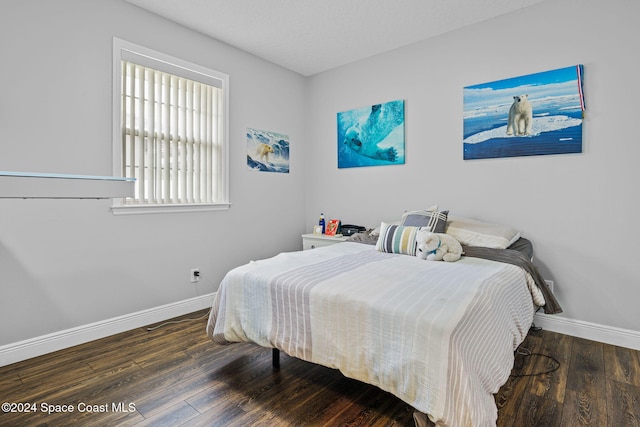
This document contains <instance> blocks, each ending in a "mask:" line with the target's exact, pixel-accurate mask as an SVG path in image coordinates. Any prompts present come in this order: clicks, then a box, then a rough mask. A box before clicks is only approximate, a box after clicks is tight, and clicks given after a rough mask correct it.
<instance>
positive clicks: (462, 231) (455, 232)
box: [446, 216, 520, 249]
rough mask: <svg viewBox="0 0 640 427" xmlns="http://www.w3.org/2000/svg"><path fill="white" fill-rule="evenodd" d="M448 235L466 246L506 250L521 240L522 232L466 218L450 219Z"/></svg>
mask: <svg viewBox="0 0 640 427" xmlns="http://www.w3.org/2000/svg"><path fill="white" fill-rule="evenodd" d="M446 233H447V234H449V235H451V236H453V237H455V238H456V239H458V241H459V242H460V244H462V245H466V246H484V247H487V248H496V249H506V248H508V247H509V246H511V245H512V244H513V243H514V242H515V241H516V240H518V239H519V238H520V232H519V231H518V230H516V229H514V228H512V227H509V226H507V225H500V224H489V223H486V222H482V221H477V220H475V219H470V218H464V217H451V216H450V217H449V220H448V221H447V231H446Z"/></svg>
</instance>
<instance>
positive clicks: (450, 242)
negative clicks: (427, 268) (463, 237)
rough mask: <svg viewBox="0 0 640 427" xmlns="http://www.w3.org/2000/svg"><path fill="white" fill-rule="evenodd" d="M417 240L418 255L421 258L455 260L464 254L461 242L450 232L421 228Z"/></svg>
mask: <svg viewBox="0 0 640 427" xmlns="http://www.w3.org/2000/svg"><path fill="white" fill-rule="evenodd" d="M416 242H417V244H418V246H417V248H416V256H417V257H418V258H421V259H426V260H429V261H443V260H444V261H447V262H453V261H457V260H459V259H460V257H461V256H462V246H461V245H460V242H458V241H457V240H456V238H455V237H453V236H449V235H448V234H444V233H432V232H431V231H429V230H420V231H418V234H417V235H416Z"/></svg>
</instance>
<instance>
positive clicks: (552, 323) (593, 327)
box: [533, 313, 640, 350]
mask: <svg viewBox="0 0 640 427" xmlns="http://www.w3.org/2000/svg"><path fill="white" fill-rule="evenodd" d="M533 321H534V323H535V324H536V326H541V327H542V328H544V329H548V330H550V331H553V332H559V333H561V334H565V335H571V336H574V337H579V338H584V339H588V340H592V341H599V342H603V343H606V344H612V345H617V346H620V347H626V348H630V349H633V350H640V332H639V331H632V330H630V329H622V328H616V327H613V326H605V325H599V324H597V323H590V322H584V321H581V320H574V319H568V318H566V317H562V316H557V315H549V314H543V313H536V315H535V316H534V319H533Z"/></svg>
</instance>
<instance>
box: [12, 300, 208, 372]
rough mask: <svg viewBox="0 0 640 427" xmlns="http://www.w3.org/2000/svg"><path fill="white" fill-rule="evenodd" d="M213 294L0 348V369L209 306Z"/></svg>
mask: <svg viewBox="0 0 640 427" xmlns="http://www.w3.org/2000/svg"><path fill="white" fill-rule="evenodd" d="M214 297H215V293H211V294H206V295H201V296H199V297H195V298H190V299H187V300H183V301H178V302H174V303H171V304H166V305H162V306H159V307H153V308H150V309H147V310H142V311H138V312H135V313H131V314H126V315H124V316H119V317H114V318H111V319H107V320H102V321H99V322H95V323H90V324H88V325H82V326H78V327H75V328H71V329H66V330H63V331H59V332H54V333H51V334H47V335H42V336H39V337H35V338H30V339H27V340H24V341H19V342H16V343H12V344H7V345H4V346H1V347H0V366H5V365H9V364H11V363H15V362H20V361H22V360H26V359H30V358H32V357H36V356H41V355H43V354H47V353H51V352H53V351H57V350H62V349H63V348H68V347H72V346H74V345H78V344H83V343H86V342H89V341H93V340H96V339H99V338H104V337H107V336H109V335H114V334H118V333H120V332H125V331H129V330H131V329H135V328H139V327H141V326H146V325H150V324H152V323H157V322H162V321H163V320H167V319H171V318H173V317H177V316H182V315H184V314H189V313H193V312H194V311H198V310H202V309H205V308H209V307H211V304H212V303H213V299H214Z"/></svg>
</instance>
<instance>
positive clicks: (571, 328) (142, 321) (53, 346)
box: [0, 293, 640, 366]
mask: <svg viewBox="0 0 640 427" xmlns="http://www.w3.org/2000/svg"><path fill="white" fill-rule="evenodd" d="M214 297H215V293H211V294H207V295H202V296H199V297H195V298H190V299H187V300H183V301H178V302H174V303H171V304H166V305H162V306H160V307H154V308H150V309H147V310H142V311H138V312H136V313H131V314H126V315H124V316H119V317H114V318H112V319H107V320H103V321H100V322H95V323H90V324H88V325H83V326H78V327H76V328H71V329H66V330H64V331H60V332H54V333H51V334H47V335H42V336H40V337H35V338H31V339H28V340H24V341H19V342H16V343H12V344H7V345H4V346H1V347H0V366H5V365H9V364H11V363H15V362H20V361H22V360H26V359H30V358H32V357H36V356H41V355H43V354H47V353H51V352H53V351H57V350H62V349H64V348H68V347H72V346H74V345H78V344H83V343H86V342H89V341H93V340H96V339H99V338H104V337H107V336H109V335H114V334H118V333H120V332H125V331H129V330H131V329H135V328H139V327H141V326H145V325H150V324H152V323H157V322H162V321H163V320H167V319H171V318H173V317H177V316H182V315H184V314H188V313H193V312H194V311H198V310H202V309H205V308H209V307H211V304H212V303H213V299H214ZM534 322H535V324H536V326H541V327H543V328H544V329H548V330H550V331H553V332H558V333H561V334H566V335H571V336H574V337H580V338H584V339H588V340H592V341H599V342H603V343H607V344H612V345H617V346H620V347H627V348H631V349H634V350H640V332H638V331H632V330H629V329H621V328H615V327H611V326H604V325H599V324H596V323H590V322H584V321H581V320H574V319H568V318H566V317H561V316H555V315H547V314H542V313H536V315H535V317H534Z"/></svg>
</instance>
